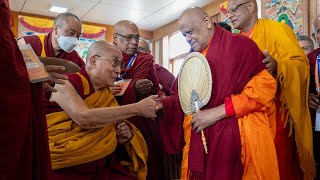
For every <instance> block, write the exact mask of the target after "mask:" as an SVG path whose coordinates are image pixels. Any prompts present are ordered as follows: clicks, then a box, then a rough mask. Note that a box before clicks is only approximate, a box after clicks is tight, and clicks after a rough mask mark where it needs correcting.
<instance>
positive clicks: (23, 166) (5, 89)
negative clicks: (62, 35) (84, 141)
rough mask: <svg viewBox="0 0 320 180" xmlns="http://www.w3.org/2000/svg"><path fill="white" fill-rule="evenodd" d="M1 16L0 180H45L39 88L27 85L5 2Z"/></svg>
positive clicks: (44, 134) (47, 171)
mask: <svg viewBox="0 0 320 180" xmlns="http://www.w3.org/2000/svg"><path fill="white" fill-rule="evenodd" d="M0 14H1V16H0V24H1V27H0V41H1V44H0V54H1V63H0V77H1V83H2V84H3V85H2V86H1V88H0V93H1V104H0V109H1V123H0V132H1V136H0V144H1V145H2V148H0V179H26V180H31V179H32V180H45V179H48V176H49V174H50V172H51V163H50V156H49V145H48V138H47V125H46V120H45V116H44V109H43V101H42V100H43V99H42V95H43V92H42V84H41V83H37V84H30V82H29V79H28V74H27V70H26V66H25V63H24V60H23V57H22V54H21V52H20V50H19V48H18V46H17V44H16V41H15V40H14V38H13V34H12V32H11V30H10V26H9V24H10V23H11V22H10V21H11V18H10V17H11V13H10V9H9V8H8V7H7V5H6V0H0Z"/></svg>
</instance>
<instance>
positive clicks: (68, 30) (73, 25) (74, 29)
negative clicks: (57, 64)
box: [51, 16, 82, 55]
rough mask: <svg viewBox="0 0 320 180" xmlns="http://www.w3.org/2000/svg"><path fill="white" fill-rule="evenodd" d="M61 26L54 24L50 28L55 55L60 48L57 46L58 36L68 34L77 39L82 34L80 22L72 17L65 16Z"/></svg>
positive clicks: (59, 51)
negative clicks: (51, 28)
mask: <svg viewBox="0 0 320 180" xmlns="http://www.w3.org/2000/svg"><path fill="white" fill-rule="evenodd" d="M63 22H64V23H63V26H62V27H59V26H58V25H54V27H53V30H52V37H51V38H52V39H51V40H52V47H53V50H54V52H55V54H56V55H58V54H59V53H61V51H62V49H61V48H60V47H59V44H58V38H59V37H60V35H63V36H70V37H75V38H77V39H79V37H80V36H81V34H82V24H81V22H80V21H78V20H77V19H76V18H74V17H71V16H69V17H66V18H65V19H64V21H63Z"/></svg>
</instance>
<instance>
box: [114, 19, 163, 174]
mask: <svg viewBox="0 0 320 180" xmlns="http://www.w3.org/2000/svg"><path fill="white" fill-rule="evenodd" d="M113 39H114V40H113V43H114V44H115V45H116V46H118V47H119V48H120V50H121V51H122V56H123V62H124V68H123V69H122V71H121V74H120V77H121V78H123V79H132V80H131V82H130V84H129V86H128V88H127V90H126V91H125V93H124V95H123V96H121V97H117V100H118V102H119V104H120V105H126V104H130V103H135V102H137V101H139V100H140V99H142V98H144V97H148V96H149V95H151V94H157V93H158V91H159V90H160V88H159V82H158V79H157V75H156V73H155V71H154V68H153V62H154V61H153V56H152V55H150V54H146V53H141V52H139V51H138V43H139V39H140V35H139V29H138V27H137V26H136V25H135V24H134V23H133V22H131V21H127V20H123V21H119V22H117V23H116V25H115V33H114V34H113ZM117 88H119V86H114V87H113V91H114V92H116V90H117ZM120 89H121V88H120ZM128 120H129V121H130V122H131V123H133V124H134V125H135V126H136V127H137V128H138V129H139V130H140V131H141V133H142V135H143V137H144V138H145V140H146V142H147V145H148V149H149V158H148V167H149V169H148V177H147V178H148V179H152V180H156V179H159V180H161V179H163V178H162V176H163V169H162V167H163V166H162V165H161V163H160V162H163V160H162V151H161V147H160V139H159V127H158V123H157V122H155V121H146V120H145V119H144V118H142V117H133V118H130V119H128Z"/></svg>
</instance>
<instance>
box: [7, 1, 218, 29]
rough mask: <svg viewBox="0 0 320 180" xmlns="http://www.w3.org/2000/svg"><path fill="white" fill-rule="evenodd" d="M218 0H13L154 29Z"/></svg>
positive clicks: (33, 9)
mask: <svg viewBox="0 0 320 180" xmlns="http://www.w3.org/2000/svg"><path fill="white" fill-rule="evenodd" d="M213 1H215V0H9V2H10V6H11V10H13V11H18V12H25V13H32V14H38V15H43V16H51V17H55V16H57V15H58V14H57V13H53V12H50V11H49V10H48V9H49V7H50V6H51V5H57V6H61V7H66V8H68V9H69V10H68V12H71V13H74V14H76V15H77V16H78V17H79V18H81V19H82V20H83V21H88V22H95V23H100V24H109V25H114V24H115V23H116V22H118V21H120V20H124V19H127V20H130V21H132V22H134V23H136V24H137V26H138V27H139V29H143V30H149V31H154V30H156V29H158V28H160V27H161V26H163V25H166V24H168V23H170V22H172V21H174V20H176V19H178V18H179V15H180V14H181V13H182V11H183V10H185V9H186V8H188V7H191V6H199V7H204V6H206V5H208V4H210V3H212V2H213Z"/></svg>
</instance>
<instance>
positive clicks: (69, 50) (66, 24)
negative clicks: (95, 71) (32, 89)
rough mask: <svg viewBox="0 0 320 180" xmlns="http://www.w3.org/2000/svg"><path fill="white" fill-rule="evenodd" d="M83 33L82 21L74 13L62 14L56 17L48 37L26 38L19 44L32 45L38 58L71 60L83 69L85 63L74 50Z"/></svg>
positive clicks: (35, 36) (34, 36)
mask: <svg viewBox="0 0 320 180" xmlns="http://www.w3.org/2000/svg"><path fill="white" fill-rule="evenodd" d="M81 33H82V23H81V20H80V19H79V18H78V17H77V16H76V15H74V14H72V13H61V14H59V15H58V16H57V17H56V19H55V21H54V26H53V28H52V32H50V33H49V34H48V35H33V36H24V37H23V38H21V39H20V40H19V41H18V42H19V43H20V44H30V45H31V46H32V48H33V50H34V51H35V53H36V54H37V55H38V56H41V57H57V58H61V59H65V60H69V61H72V62H74V63H76V64H77V65H78V66H79V67H80V68H81V67H83V66H84V65H85V63H84V61H83V60H82V59H81V57H80V56H79V55H78V53H77V52H76V51H74V50H73V49H74V48H75V47H76V45H77V43H78V39H79V37H80V35H81Z"/></svg>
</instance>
